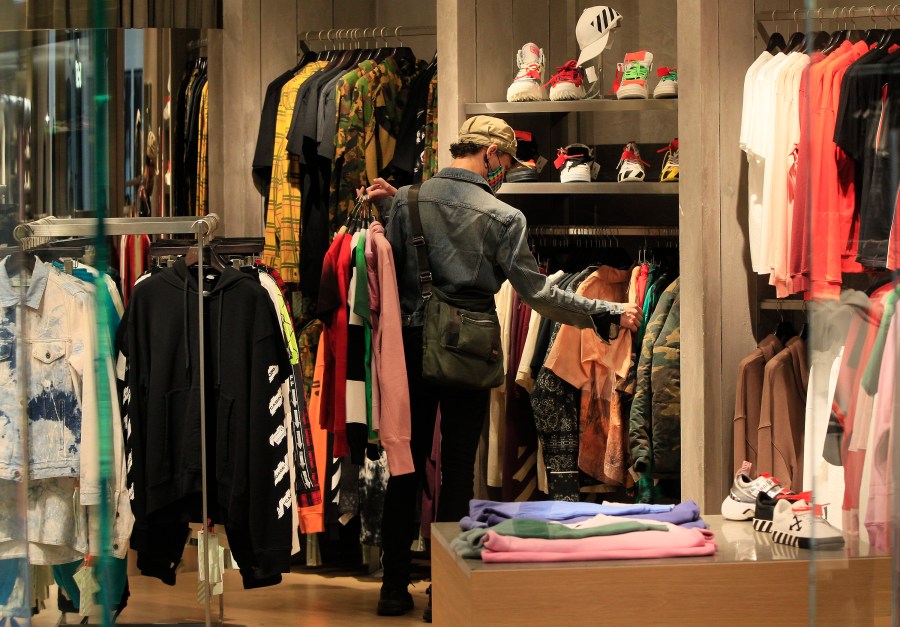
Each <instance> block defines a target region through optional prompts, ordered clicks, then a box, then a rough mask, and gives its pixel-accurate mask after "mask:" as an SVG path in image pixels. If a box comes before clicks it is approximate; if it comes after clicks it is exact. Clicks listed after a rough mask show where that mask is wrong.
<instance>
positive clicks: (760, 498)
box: [753, 490, 812, 533]
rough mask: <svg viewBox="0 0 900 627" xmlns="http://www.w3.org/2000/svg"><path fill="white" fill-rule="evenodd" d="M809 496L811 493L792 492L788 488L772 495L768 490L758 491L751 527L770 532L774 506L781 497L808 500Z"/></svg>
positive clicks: (792, 499) (791, 499)
mask: <svg viewBox="0 0 900 627" xmlns="http://www.w3.org/2000/svg"><path fill="white" fill-rule="evenodd" d="M811 496H812V494H811V493H809V492H804V493H802V494H794V493H793V492H791V491H789V490H782V491H781V492H780V493H779V494H776V495H774V496H773V495H772V494H769V493H768V492H760V493H759V494H758V495H756V509H755V510H754V511H753V528H754V529H755V530H757V531H761V532H763V533H771V532H772V521H773V520H774V518H775V506H776V505H778V501H780V500H783V499H787V500H789V501H799V500H801V499H803V500H806V501H808V500H809V499H810V498H811Z"/></svg>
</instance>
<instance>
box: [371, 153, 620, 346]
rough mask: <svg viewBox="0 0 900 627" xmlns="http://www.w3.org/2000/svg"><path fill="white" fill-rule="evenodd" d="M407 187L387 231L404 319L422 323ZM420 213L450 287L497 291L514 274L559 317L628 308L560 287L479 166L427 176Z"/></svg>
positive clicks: (486, 293)
mask: <svg viewBox="0 0 900 627" xmlns="http://www.w3.org/2000/svg"><path fill="white" fill-rule="evenodd" d="M408 190H409V188H408V187H403V188H401V189H400V190H399V191H398V192H397V195H396V196H395V197H394V202H393V204H392V206H391V210H390V214H389V217H388V221H387V229H386V235H387V238H388V241H389V242H390V243H391V247H392V248H393V251H394V261H395V264H396V267H397V282H398V284H399V288H400V311H401V314H402V316H403V325H404V326H422V325H423V324H424V323H425V302H424V300H423V299H422V295H421V289H420V287H419V270H418V264H417V262H416V251H415V247H414V246H413V245H412V235H411V227H410V222H409V206H408V204H407V192H408ZM419 213H420V215H421V217H422V230H423V232H424V234H425V241H426V242H427V245H428V260H429V263H430V265H431V272H432V275H433V277H434V279H433V281H434V286H435V287H436V288H437V289H439V290H441V291H442V292H444V293H446V294H448V295H451V296H453V295H455V296H458V297H461V298H488V297H493V296H494V294H496V293H497V292H498V291H499V290H500V286H501V285H502V284H503V281H504V280H505V279H509V282H510V283H511V284H512V286H513V289H515V290H516V292H518V294H519V296H520V297H521V298H522V300H524V301H525V303H526V304H527V305H528V306H529V307H531V308H532V309H534V310H535V311H537V312H538V313H539V314H540V315H542V316H544V317H545V318H549V319H550V320H554V321H556V322H561V323H563V324H569V325H572V326H575V327H579V328H591V327H595V324H594V321H593V319H592V316H596V315H599V314H613V315H617V314H621V313H623V312H624V308H623V307H622V305H621V304H619V303H609V302H607V301H603V300H593V299H590V298H584V297H583V296H579V295H577V294H574V293H572V292H566V291H565V290H561V289H559V288H558V287H557V286H556V285H554V284H553V283H551V282H550V281H549V280H548V278H547V277H546V276H545V275H543V274H541V273H540V272H539V271H538V265H537V262H536V261H535V259H534V255H532V254H531V250H530V249H529V248H528V232H527V225H526V222H525V216H524V215H522V212H521V211H519V210H518V209H516V208H514V207H511V206H509V205H507V204H506V203H505V202H503V201H501V200H498V199H497V198H496V197H494V195H493V194H492V193H491V188H490V187H489V186H488V184H487V182H486V181H485V180H484V178H483V177H481V176H479V175H477V174H475V173H474V172H471V171H469V170H465V169H462V168H444V169H443V170H441V171H440V172H438V174H437V175H436V176H435V177H434V178H432V179H429V180H428V181H425V182H424V183H423V184H422V188H421V190H420V192H419ZM614 322H618V320H614Z"/></svg>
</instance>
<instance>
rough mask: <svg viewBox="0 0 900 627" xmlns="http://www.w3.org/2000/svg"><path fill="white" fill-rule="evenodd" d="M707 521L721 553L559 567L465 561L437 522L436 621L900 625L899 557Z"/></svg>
mask: <svg viewBox="0 0 900 627" xmlns="http://www.w3.org/2000/svg"><path fill="white" fill-rule="evenodd" d="M704 520H706V521H707V523H708V524H709V526H710V528H711V529H712V530H713V531H714V532H715V533H716V542H717V543H718V551H717V552H716V554H715V555H712V556H708V557H680V558H669V559H650V560H615V561H602V562H597V561H595V562H568V563H553V564H545V563H528V564H485V563H483V562H481V561H480V560H465V559H462V558H460V557H459V556H457V555H456V554H455V553H454V552H453V551H451V549H450V540H451V539H452V538H454V537H456V536H457V535H458V533H459V526H458V525H457V524H456V523H438V524H434V525H432V546H431V551H432V558H431V559H432V582H433V586H434V587H433V603H434V609H433V612H434V623H435V624H437V625H454V626H456V625H491V626H494V625H542V626H543V625H587V624H591V625H600V624H603V625H685V624H691V625H693V624H707V625H719V624H735V625H737V624H739V625H742V626H745V625H757V624H758V625H772V624H790V625H803V624H807V621H808V617H814V618H815V622H816V624H820V625H825V624H828V625H831V624H834V625H873V624H874V625H880V624H884V625H890V617H891V610H892V607H891V606H892V599H891V594H890V590H891V558H890V557H889V556H886V555H875V554H874V552H873V551H870V550H869V548H868V547H866V546H859V543H858V542H857V543H856V544H855V545H854V544H849V545H848V546H847V547H845V548H844V549H841V550H837V551H835V550H831V551H818V552H816V554H815V555H813V552H812V551H807V550H804V549H799V548H796V547H788V546H784V545H781V544H776V543H774V542H772V536H771V534H768V533H757V532H755V531H754V530H753V526H752V524H751V523H750V522H733V521H727V520H724V519H723V518H722V517H721V516H707V517H704ZM857 556H859V557H857ZM811 567H813V568H814V572H813V574H812V578H813V582H814V583H815V586H814V587H813V588H812V590H813V593H814V595H815V596H814V597H811V596H810V592H811V587H810V583H811V582H810V576H811V572H810V571H811ZM894 609H895V611H900V610H897V609H896V608H894Z"/></svg>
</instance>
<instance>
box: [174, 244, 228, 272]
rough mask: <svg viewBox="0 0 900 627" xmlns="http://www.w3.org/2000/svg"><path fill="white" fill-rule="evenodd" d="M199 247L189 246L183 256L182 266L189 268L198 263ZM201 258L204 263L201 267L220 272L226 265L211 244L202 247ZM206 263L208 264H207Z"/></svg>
mask: <svg viewBox="0 0 900 627" xmlns="http://www.w3.org/2000/svg"><path fill="white" fill-rule="evenodd" d="M199 255H200V247H199V246H196V245H195V246H191V247H190V248H189V249H188V251H187V253H186V254H185V256H184V265H186V266H188V267H190V266H195V265H197V263H199V261H200V256H199ZM203 257H204V262H203V265H204V266H205V265H209V266H210V267H211V268H213V269H215V270H218V271H219V272H222V271H224V270H225V267H226V266H227V265H229V264H228V262H226V261H225V260H224V259H222V258H221V257H220V256H219V254H218V253H217V252H216V247H215V245H213V244H210V245H209V246H204V247H203ZM207 262H208V264H207Z"/></svg>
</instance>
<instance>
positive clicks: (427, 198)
mask: <svg viewBox="0 0 900 627" xmlns="http://www.w3.org/2000/svg"><path fill="white" fill-rule="evenodd" d="M450 153H451V155H452V156H453V162H452V163H451V164H450V167H448V168H444V169H442V170H441V171H440V172H438V174H437V175H436V176H435V177H434V178H432V179H429V180H428V181H425V182H424V183H423V184H422V187H421V191H420V193H419V212H420V214H421V218H422V229H423V232H424V235H425V240H426V242H427V246H428V258H429V263H430V266H431V272H432V275H433V284H434V286H435V287H436V288H437V289H439V290H440V291H441V292H443V293H445V294H447V295H448V296H450V297H453V296H458V297H464V298H482V299H487V298H491V297H493V295H494V294H496V293H497V292H498V291H499V290H500V286H501V285H502V283H503V282H504V281H505V280H507V279H508V280H509V282H510V283H511V284H512V286H513V288H514V289H515V290H516V292H518V294H519V296H520V297H521V298H522V300H523V301H524V302H525V304H527V305H528V306H529V307H531V308H532V309H534V310H536V311H537V312H538V313H539V314H541V315H542V316H544V317H546V318H549V319H550V320H554V321H557V322H561V323H563V324H569V325H573V326H576V327H579V328H591V327H593V328H595V329H596V330H597V331H598V333H600V335H601V337H604V339H608V333H609V329H610V325H611V324H620V325H621V326H623V327H625V328H629V329H632V330H636V329H637V323H638V321H639V319H640V309H639V308H638V307H637V306H636V305H633V304H627V303H610V302H606V301H601V300H592V299H588V298H584V297H582V296H579V295H577V294H574V293H572V292H566V291H565V290H560V289H559V288H558V287H556V286H555V285H553V284H552V283H551V282H550V281H549V280H548V279H547V277H546V276H545V275H543V274H541V273H540V272H539V271H538V266H537V262H536V261H535V259H534V256H533V255H532V253H531V250H530V249H529V248H528V231H527V224H526V221H525V216H524V215H522V212H521V211H519V210H518V209H515V208H514V207H511V206H509V205H507V204H506V203H504V202H502V201H500V200H498V199H497V198H496V197H495V196H494V194H495V193H496V190H497V189H499V187H500V185H501V184H502V183H503V178H504V176H505V175H506V171H507V170H508V169H509V168H510V167H511V166H512V163H513V160H515V157H516V137H515V132H514V131H513V129H512V128H511V127H510V126H509V125H508V124H507V123H506V122H504V121H503V120H500V119H498V118H493V117H489V116H475V117H473V118H470V119H468V120H466V122H465V123H463V125H462V128H460V131H459V138H458V140H457V142H456V143H454V144H452V145H451V146H450ZM408 189H409V188H408V187H404V188H402V189H400V190H399V191H398V190H395V189H394V188H393V187H391V186H390V185H389V184H387V183H386V182H385V181H383V180H382V179H376V181H375V185H373V186H372V187H370V188H369V189H368V190H367V191H368V193H369V196H370V198H373V199H377V198H379V197H384V196H391V195H392V196H394V199H393V204H392V206H391V210H390V212H389V215H388V219H387V230H386V235H387V239H388V241H389V242H390V243H391V247H392V248H393V253H394V260H395V264H396V268H397V281H398V283H399V291H400V309H401V314H402V317H403V348H404V351H405V354H406V371H407V377H408V379H409V394H410V405H411V413H412V417H411V421H412V424H411V432H412V435H411V440H410V448H411V450H412V455H413V462H414V464H415V468H416V473H415V474H409V475H400V476H395V477H391V478H390V481H389V483H388V488H387V495H386V498H385V507H384V521H383V527H382V538H383V548H384V557H383V565H384V580H383V584H382V588H381V599H380V600H379V603H378V613H379V614H381V615H389V616H393V615H401V614H405V613H406V612H408V611H409V610H410V609H412V607H413V600H412V597H411V595H410V594H409V592H408V591H407V585H408V584H409V577H410V559H411V554H410V545H411V544H412V541H413V540H414V538H415V535H416V534H415V511H416V495H417V488H418V482H419V479H420V478H421V477H423V476H424V471H425V460H426V459H427V457H428V454H429V452H430V450H431V444H432V436H433V432H434V425H435V417H436V414H437V409H438V406H440V411H441V492H440V501H439V511H438V517H437V519H438V521H457V520H459V519H461V518H462V517H463V516H465V515H467V514H468V506H469V500H470V499H471V498H472V495H473V483H474V465H475V452H476V449H477V448H478V440H479V438H480V436H481V430H482V426H483V424H484V420H485V417H486V416H487V413H488V404H489V401H490V390H464V391H463V390H460V389H458V388H453V387H450V386H446V385H441V384H438V383H434V382H430V381H426V380H424V379H423V378H422V327H423V325H424V322H425V301H424V300H423V298H422V294H421V288H420V285H419V269H418V264H417V261H416V252H415V248H414V247H413V244H412V236H411V227H410V219H409V207H408V205H407V191H408ZM429 609H430V608H429ZM428 619H430V612H429V611H426V620H428Z"/></svg>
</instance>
